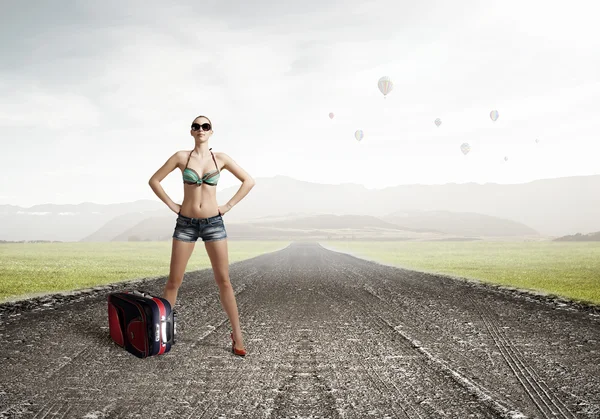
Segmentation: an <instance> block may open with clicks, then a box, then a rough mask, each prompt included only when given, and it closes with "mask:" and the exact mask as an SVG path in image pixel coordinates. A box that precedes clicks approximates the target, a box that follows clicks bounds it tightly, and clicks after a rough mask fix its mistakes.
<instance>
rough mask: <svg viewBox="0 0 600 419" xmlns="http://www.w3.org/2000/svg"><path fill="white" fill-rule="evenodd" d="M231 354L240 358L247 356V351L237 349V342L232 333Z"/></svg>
mask: <svg viewBox="0 0 600 419" xmlns="http://www.w3.org/2000/svg"><path fill="white" fill-rule="evenodd" d="M231 342H232V343H231V352H233V353H234V354H236V355H238V356H246V351H245V350H244V349H238V348H236V347H235V340H233V332H231Z"/></svg>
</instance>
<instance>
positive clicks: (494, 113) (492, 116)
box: [490, 110, 498, 122]
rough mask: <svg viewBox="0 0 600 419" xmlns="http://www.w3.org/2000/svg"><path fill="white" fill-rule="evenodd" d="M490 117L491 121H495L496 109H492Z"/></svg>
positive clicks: (496, 116) (496, 117)
mask: <svg viewBox="0 0 600 419" xmlns="http://www.w3.org/2000/svg"><path fill="white" fill-rule="evenodd" d="M490 118H492V121H494V122H495V121H496V119H498V111H496V110H493V111H491V112H490Z"/></svg>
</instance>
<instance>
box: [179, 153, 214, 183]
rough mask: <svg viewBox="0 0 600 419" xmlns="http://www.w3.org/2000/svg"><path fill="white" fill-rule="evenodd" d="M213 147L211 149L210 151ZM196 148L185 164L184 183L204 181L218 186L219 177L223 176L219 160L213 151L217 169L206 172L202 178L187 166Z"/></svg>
mask: <svg viewBox="0 0 600 419" xmlns="http://www.w3.org/2000/svg"><path fill="white" fill-rule="evenodd" d="M210 150H212V148H210V149H209V151H210ZM193 152H194V150H192V151H191V152H190V155H189V157H188V159H187V163H186V164H185V169H183V183H187V184H188V185H194V184H196V185H202V183H206V184H207V185H213V186H216V185H217V182H218V181H219V177H221V171H220V170H219V165H218V164H217V160H215V155H214V154H213V152H212V151H211V152H210V154H211V155H212V158H213V161H214V162H215V166H217V170H212V171H210V172H206V173H205V174H204V175H203V176H202V178H201V177H200V176H199V175H198V173H196V171H195V170H194V169H191V168H189V167H187V165H188V164H189V162H190V157H192V153H193ZM211 173H212V174H211Z"/></svg>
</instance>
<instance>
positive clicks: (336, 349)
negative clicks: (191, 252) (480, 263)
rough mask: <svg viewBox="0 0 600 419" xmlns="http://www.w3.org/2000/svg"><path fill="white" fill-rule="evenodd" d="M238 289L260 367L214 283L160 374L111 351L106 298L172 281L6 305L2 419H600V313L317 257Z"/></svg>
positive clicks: (193, 282)
mask: <svg viewBox="0 0 600 419" xmlns="http://www.w3.org/2000/svg"><path fill="white" fill-rule="evenodd" d="M196 251H204V249H203V248H197V249H196ZM230 277H231V281H232V284H233V287H234V290H235V292H236V298H237V301H238V306H239V310H240V317H241V322H242V329H243V332H244V338H245V345H246V349H247V350H248V352H249V354H248V355H247V356H246V358H239V357H236V356H234V355H233V354H232V353H231V340H230V338H229V330H230V328H229V321H228V320H227V317H226V315H225V313H224V311H223V310H222V308H221V305H220V301H219V297H218V289H217V287H216V285H215V283H214V279H213V275H212V270H210V269H208V270H202V271H195V272H188V273H186V275H185V279H184V283H183V285H182V287H181V289H180V291H179V299H178V301H177V306H176V310H177V312H178V327H177V329H178V330H177V332H178V335H177V338H178V340H177V343H176V344H175V345H174V346H173V349H172V350H171V352H169V353H167V354H165V355H161V356H155V357H150V358H146V359H138V358H136V357H135V356H133V355H131V354H129V353H127V352H126V351H124V350H123V349H121V348H119V347H118V346H116V345H115V344H114V343H113V342H112V341H111V340H110V338H109V334H108V321H107V308H106V296H107V294H108V292H111V291H122V290H128V289H142V290H144V291H147V292H150V293H152V294H155V295H161V293H162V288H163V286H164V283H165V280H166V279H165V278H158V279H148V280H144V281H141V282H136V283H133V284H132V283H129V284H126V283H121V284H113V285H111V286H108V287H98V288H97V289H94V290H90V291H86V292H82V293H77V294H72V295H66V296H61V295H54V296H48V297H44V298H38V299H35V300H30V301H28V302H25V303H21V304H18V303H7V304H3V305H1V306H0V338H1V339H2V342H3V346H4V348H3V351H2V353H1V354H0V359H1V368H0V417H2V418H4V417H6V418H88V419H89V418H146V417H160V418H235V417H239V418H298V419H299V418H369V417H372V418H599V417H600V362H599V361H600V310H595V309H593V308H588V309H583V308H581V307H578V306H577V305H575V304H569V303H565V302H561V301H560V300H557V299H552V298H549V297H542V296H535V295H533V294H529V293H525V292H518V291H511V290H506V289H502V288H500V287H494V286H489V285H485V284H481V283H476V282H472V281H465V280H459V279H455V278H450V277H446V276H442V275H432V274H425V273H420V272H415V271H409V270H404V269H399V268H395V267H390V266H386V265H383V264H378V263H375V262H370V261H365V260H362V259H358V258H356V257H354V256H351V255H348V254H344V253H338V252H334V251H331V250H328V249H325V248H323V247H322V246H320V245H319V244H318V243H307V242H296V243H292V244H291V245H290V246H288V247H287V248H285V249H282V250H280V251H277V252H274V253H270V254H266V255H261V256H259V257H256V258H253V259H249V260H246V261H241V262H237V263H234V264H231V266H230Z"/></svg>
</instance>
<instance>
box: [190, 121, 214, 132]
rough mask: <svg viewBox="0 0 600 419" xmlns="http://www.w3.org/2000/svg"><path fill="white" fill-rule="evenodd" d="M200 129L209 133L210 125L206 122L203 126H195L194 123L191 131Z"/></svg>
mask: <svg viewBox="0 0 600 419" xmlns="http://www.w3.org/2000/svg"><path fill="white" fill-rule="evenodd" d="M200 127H202V129H203V130H204V131H210V128H211V127H210V124H209V123H208V122H205V123H204V124H202V125H200V124H196V123H195V122H194V123H193V124H192V131H199V130H200Z"/></svg>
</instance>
